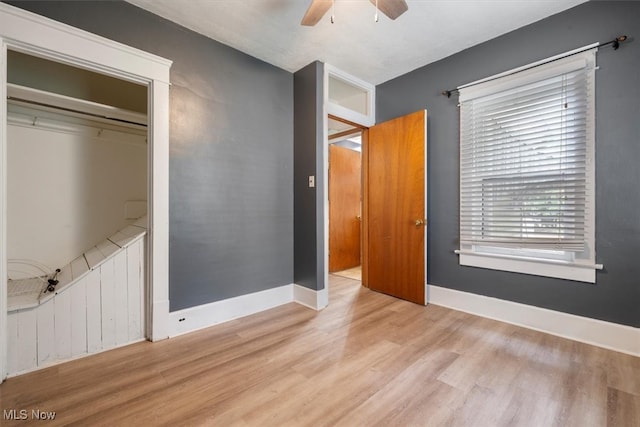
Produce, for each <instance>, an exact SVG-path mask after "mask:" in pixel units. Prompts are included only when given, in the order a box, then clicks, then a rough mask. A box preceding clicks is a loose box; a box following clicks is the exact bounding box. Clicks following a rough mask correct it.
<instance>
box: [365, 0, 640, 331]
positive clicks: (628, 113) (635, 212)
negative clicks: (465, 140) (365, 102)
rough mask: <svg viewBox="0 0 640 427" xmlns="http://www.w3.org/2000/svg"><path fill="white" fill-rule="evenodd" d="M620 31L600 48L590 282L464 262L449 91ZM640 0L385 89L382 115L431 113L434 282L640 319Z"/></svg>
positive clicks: (630, 321)
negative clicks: (615, 43) (594, 268)
mask: <svg viewBox="0 0 640 427" xmlns="http://www.w3.org/2000/svg"><path fill="white" fill-rule="evenodd" d="M620 34H626V35H628V36H630V37H631V41H630V42H628V43H626V44H624V45H622V46H621V48H620V50H618V51H614V50H612V49H611V48H610V47H605V48H602V49H601V50H600V51H599V52H598V54H597V62H598V65H599V67H600V69H599V70H598V71H597V73H596V100H597V101H596V129H597V134H596V138H597V141H596V152H597V153H596V179H597V184H596V199H597V212H596V215H597V219H596V261H597V262H598V263H602V264H604V267H605V270H604V271H601V272H598V273H597V283H596V284H595V285H593V284H587V283H578V282H571V281H567V280H558V279H550V278H542V277H536V276H529V275H523V274H514V273H506V272H498V271H492V270H486V269H480V268H472V267H461V266H459V264H458V257H457V256H456V255H454V254H453V251H454V250H455V249H457V248H458V243H459V242H458V226H459V222H458V221H459V217H458V215H457V212H458V203H459V198H458V185H459V176H458V161H459V149H458V142H459V140H458V137H459V134H458V111H457V108H456V103H457V96H456V95H454V96H452V97H451V99H447V98H446V97H443V96H441V95H440V92H441V91H443V90H445V89H452V88H455V87H456V86H458V85H461V84H464V83H468V82H471V81H474V80H477V79H481V78H483V77H487V76H491V75H493V74H496V73H499V72H502V71H506V70H508V69H512V68H515V67H518V66H521V65H526V64H528V63H531V62H534V61H536V60H540V59H544V58H547V57H549V56H552V55H555V54H558V53H562V52H566V51H569V50H572V49H575V48H577V47H580V46H585V45H588V44H590V43H594V42H597V41H602V42H604V41H608V40H612V39H613V38H615V37H616V36H618V35H620ZM638 38H640V3H637V2H588V3H585V4H583V5H580V6H577V7H575V8H573V9H570V10H568V11H565V12H563V13H560V14H558V15H554V16H552V17H549V18H547V19H544V20H542V21H539V22H537V23H534V24H532V25H530V26H527V27H524V28H521V29H518V30H516V31H514V32H512V33H509V34H507V35H505V36H502V37H499V38H496V39H494V40H491V41H489V42H486V43H483V44H481V45H478V46H475V47H472V48H470V49H468V50H465V51H463V52H460V53H458V54H455V55H453V56H450V57H448V58H446V59H443V60H441V61H439V62H436V63H434V64H431V65H428V66H425V67H423V68H420V69H417V70H415V71H413V72H411V73H408V74H406V75H403V76H401V77H398V78H396V79H394V80H391V81H388V82H386V83H384V84H381V85H379V86H378V87H377V110H376V111H377V121H378V122H382V121H385V120H388V119H391V118H394V117H397V116H401V115H404V114H407V113H410V112H413V111H416V110H418V109H421V108H426V109H427V110H428V130H429V133H428V146H429V148H428V150H429V151H428V155H429V164H428V173H429V219H430V226H429V283H431V284H434V285H439V286H443V287H447V288H451V289H457V290H461V291H466V292H471V293H475V294H481V295H487V296H491V297H497V298H502V299H505V300H510V301H517V302H521V303H525V304H530V305H535V306H539V307H544V308H549V309H552V310H558V311H563V312H567V313H573V314H577V315H581V316H587V317H592V318H596V319H602V320H607V321H611V322H616V323H621V324H626V325H631V326H635V327H639V326H640V260H639V258H638V257H639V255H640V220H639V218H640V214H639V212H640V189H639V188H640V187H639V184H640V167H639V166H638V162H640V73H639V72H638V70H639V69H640V40H639V39H638Z"/></svg>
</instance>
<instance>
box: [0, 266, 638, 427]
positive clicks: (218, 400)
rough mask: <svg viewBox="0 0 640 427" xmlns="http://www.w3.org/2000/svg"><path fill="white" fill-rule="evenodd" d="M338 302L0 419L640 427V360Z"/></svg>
mask: <svg viewBox="0 0 640 427" xmlns="http://www.w3.org/2000/svg"><path fill="white" fill-rule="evenodd" d="M330 289H331V292H330V294H331V302H330V305H329V307H328V308H327V309H325V310H323V311H321V312H319V313H316V312H314V311H313V310H310V309H307V308H304V307H301V306H299V305H296V304H288V305H285V306H282V307H279V308H276V309H273V310H270V311H268V312H264V313H260V314H257V315H254V316H250V317H247V318H244V319H239V320H236V321H232V322H229V323H226V324H223V325H219V326H216V327H212V328H209V329H206V330H203V331H200V332H196V333H192V334H188V335H184V336H181V337H178V338H174V339H171V340H166V341H163V342H158V343H154V344H152V343H139V344H135V345H131V346H128V347H125V348H121V349H118V350H112V351H109V352H105V353H102V354H99V355H96V356H91V357H87V358H85V359H81V360H77V361H74V362H70V363H66V364H63V365H58V366H55V367H52V368H49V369H45V370H41V371H38V372H35V373H32V374H27V375H23V376H20V377H16V378H11V379H9V380H8V381H7V382H6V383H4V384H3V385H1V386H0V398H1V404H0V406H1V407H2V409H3V410H7V409H18V410H20V409H27V410H28V411H29V413H30V411H31V410H32V409H39V410H41V411H55V412H56V419H55V422H54V423H51V422H45V423H43V422H40V423H41V424H43V425H54V424H65V425H66V424H76V425H109V426H113V425H145V426H146V425H158V424H165V425H216V426H218V425H219V426H235V425H239V426H325V425H326V426H334V425H339V426H359V425H362V426H374V425H379V426H431V425H433V426H441V425H460V426H579V427H586V426H607V425H608V426H629V427H637V426H639V425H640V358H634V357H631V356H627V355H623V354H620V353H615V352H612V351H608V350H603V349H600V348H597V347H593V346H589V345H585V344H580V343H576V342H572V341H569V340H565V339H562V338H557V337H554V336H550V335H546V334H543V333H538V332H534V331H531V330H527V329H523V328H519V327H516V326H511V325H508V324H504V323H500V322H497V321H492V320H488V319H484V318H481V317H476V316H472V315H468V314H465V313H461V312H457V311H453V310H449V309H445V308H442V307H438V306H428V307H421V306H418V305H415V304H412V303H408V302H404V301H400V300H397V299H394V298H391V297H388V296H386V295H382V294H377V293H374V292H371V291H369V290H367V289H364V288H361V287H360V286H359V282H356V281H352V280H349V279H345V278H339V277H336V276H332V277H331V288H330ZM31 421H32V422H33V420H31ZM27 423H28V421H8V420H4V421H3V422H1V423H0V424H2V425H24V424H27Z"/></svg>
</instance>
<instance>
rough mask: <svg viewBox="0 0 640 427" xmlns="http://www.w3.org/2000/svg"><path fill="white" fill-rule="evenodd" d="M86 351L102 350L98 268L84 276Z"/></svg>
mask: <svg viewBox="0 0 640 427" xmlns="http://www.w3.org/2000/svg"><path fill="white" fill-rule="evenodd" d="M86 290H87V295H86V313H87V352H88V353H89V354H91V353H95V352H98V351H100V350H102V307H101V299H102V295H101V292H100V270H94V271H92V272H91V273H89V274H88V275H87V277H86Z"/></svg>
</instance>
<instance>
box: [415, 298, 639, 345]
mask: <svg viewBox="0 0 640 427" xmlns="http://www.w3.org/2000/svg"><path fill="white" fill-rule="evenodd" d="M427 289H428V299H429V303H430V304H434V305H440V306H442V307H448V308H451V309H454V310H459V311H464V312H465V313H470V314H475V315H477V316H482V317H486V318H489V319H494V320H499V321H501V322H506V323H510V324H513V325H517V326H522V327H525V328H529V329H533V330H536V331H540V332H545V333H548V334H551V335H556V336H559V337H563V338H568V339H571V340H574V341H579V342H583V343H586V344H591V345H595V346H598V347H603V348H607V349H610V350H614V351H618V352H621V353H626V354H630V355H633V356H640V328H634V327H631V326H626V325H620V324H617V323H611V322H605V321H603V320H597V319H591V318H588V317H582V316H576V315H574V314H568V313H562V312H559V311H554V310H548V309H545V308H540V307H535V306H531V305H526V304H520V303H517V302H512V301H506V300H501V299H498V298H492V297H487V296H483V295H477V294H472V293H468V292H463V291H457V290H454V289H448V288H443V287H440V286H434V285H427Z"/></svg>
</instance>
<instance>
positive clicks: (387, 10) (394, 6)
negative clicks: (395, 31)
mask: <svg viewBox="0 0 640 427" xmlns="http://www.w3.org/2000/svg"><path fill="white" fill-rule="evenodd" d="M370 1H371V3H372V4H374V5H375V4H376V0H370ZM378 9H380V12H382V13H384V14H385V15H387V16H388V17H389V18H391V19H396V18H397V17H398V16H400V15H402V14H403V13H405V12H406V11H407V10H409V6H408V5H407V2H406V1H404V0H378Z"/></svg>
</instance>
